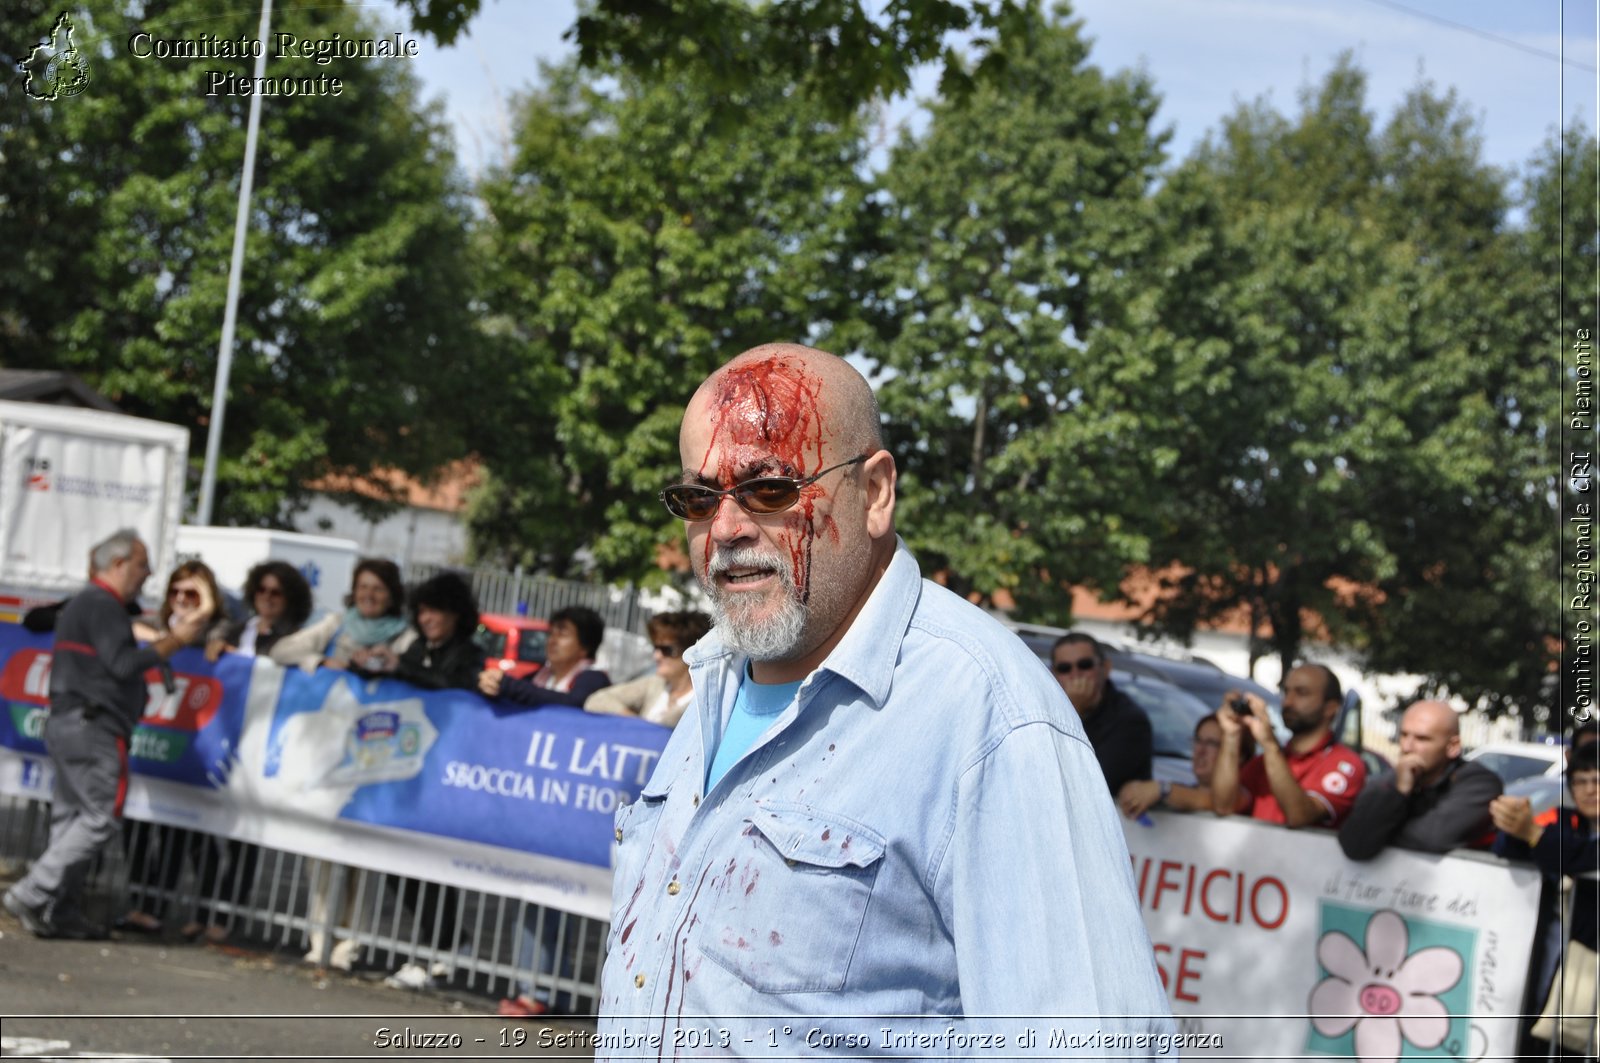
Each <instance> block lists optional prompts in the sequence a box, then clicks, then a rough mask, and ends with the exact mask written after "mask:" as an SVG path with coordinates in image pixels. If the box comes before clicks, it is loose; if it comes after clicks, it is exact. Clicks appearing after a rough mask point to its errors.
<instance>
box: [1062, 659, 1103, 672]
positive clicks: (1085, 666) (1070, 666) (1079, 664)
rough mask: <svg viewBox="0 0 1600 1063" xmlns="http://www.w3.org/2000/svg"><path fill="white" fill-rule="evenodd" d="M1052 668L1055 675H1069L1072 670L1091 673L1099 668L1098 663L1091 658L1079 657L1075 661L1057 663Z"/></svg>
mask: <svg viewBox="0 0 1600 1063" xmlns="http://www.w3.org/2000/svg"><path fill="white" fill-rule="evenodd" d="M1054 667H1055V670H1056V674H1057V675H1071V674H1072V673H1073V671H1074V670H1077V671H1079V672H1092V671H1094V670H1095V669H1096V668H1098V667H1100V662H1099V661H1097V660H1095V659H1094V658H1093V657H1079V658H1078V659H1077V660H1076V661H1057V662H1056V663H1055V665H1054Z"/></svg>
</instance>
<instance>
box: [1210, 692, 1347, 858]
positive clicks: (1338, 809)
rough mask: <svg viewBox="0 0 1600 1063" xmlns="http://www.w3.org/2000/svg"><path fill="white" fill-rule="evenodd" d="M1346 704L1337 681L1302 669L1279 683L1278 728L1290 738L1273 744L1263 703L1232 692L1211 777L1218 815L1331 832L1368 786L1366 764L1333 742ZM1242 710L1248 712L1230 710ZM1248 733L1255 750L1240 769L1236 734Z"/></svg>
mask: <svg viewBox="0 0 1600 1063" xmlns="http://www.w3.org/2000/svg"><path fill="white" fill-rule="evenodd" d="M1343 701H1344V692H1343V690H1341V689H1340V686H1339V678H1338V676H1336V675H1334V674H1333V672H1332V671H1331V670H1330V669H1329V668H1328V667H1327V666H1326V665H1321V664H1302V665H1300V666H1299V667H1297V668H1295V669H1294V670H1293V671H1291V672H1290V673H1289V677H1288V679H1286V680H1285V681H1284V684H1283V723H1284V726H1285V727H1287V728H1289V731H1290V738H1289V742H1288V744H1287V745H1285V746H1281V747H1280V746H1279V745H1278V743H1277V739H1276V737H1275V736H1274V735H1273V733H1272V721H1271V719H1270V718H1269V717H1268V716H1267V704H1266V702H1264V701H1262V700H1261V699H1260V698H1259V697H1257V696H1255V695H1254V694H1251V695H1249V696H1248V697H1244V696H1241V695H1240V694H1239V693H1238V692H1237V691H1230V692H1229V694H1228V697H1227V698H1226V699H1225V700H1224V702H1223V706H1222V710H1221V711H1220V712H1218V713H1217V722H1218V724H1220V725H1221V727H1222V748H1221V749H1220V750H1219V751H1218V753H1217V766H1216V768H1215V769H1214V771H1213V772H1212V775H1211V802H1212V807H1213V808H1214V809H1216V812H1217V815H1219V816H1226V815H1230V814H1232V813H1234V812H1249V813H1250V815H1251V816H1253V817H1254V818H1256V819H1262V820H1266V821H1267V822H1268V823H1282V824H1284V825H1285V826H1289V827H1308V826H1309V827H1337V826H1338V825H1339V822H1340V821H1341V820H1343V819H1344V817H1345V816H1347V815H1349V813H1350V809H1351V807H1352V806H1353V805H1354V804H1355V802H1356V794H1358V793H1360V792H1361V786H1362V784H1363V783H1365V782H1366V781H1367V769H1366V765H1364V764H1362V763H1361V758H1360V757H1358V756H1357V755H1356V753H1355V750H1353V749H1351V748H1350V747H1349V746H1344V745H1340V744H1339V743H1338V742H1335V741H1334V739H1333V720H1334V717H1335V716H1337V715H1338V713H1339V706H1340V705H1341V704H1342V703H1343ZM1241 702H1242V704H1243V705H1244V706H1245V707H1247V708H1248V711H1247V712H1243V713H1241V712H1238V711H1236V710H1235V709H1233V708H1232V707H1231V706H1234V705H1238V704H1241ZM1246 727H1248V728H1249V729H1250V733H1251V734H1252V735H1254V736H1255V740H1256V743H1257V745H1259V746H1260V748H1261V752H1260V753H1258V754H1257V755H1256V756H1255V757H1253V758H1252V759H1251V760H1250V761H1249V763H1247V764H1245V765H1243V766H1242V767H1241V766H1240V764H1239V735H1240V734H1241V733H1243V731H1244V729H1245V728H1246Z"/></svg>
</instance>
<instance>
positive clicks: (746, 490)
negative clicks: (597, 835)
mask: <svg viewBox="0 0 1600 1063" xmlns="http://www.w3.org/2000/svg"><path fill="white" fill-rule="evenodd" d="M679 449H680V451H681V456H682V460H683V474H682V478H681V480H680V481H679V482H677V483H674V484H673V485H671V486H669V487H668V488H667V489H666V490H665V491H663V492H662V494H661V499H662V501H663V502H664V503H665V504H666V507H667V509H668V510H669V511H671V512H672V513H673V514H674V515H675V516H677V517H679V518H680V519H682V520H683V521H685V522H686V527H687V532H688V545H689V554H690V557H691V559H692V562H693V565H694V568H695V573H696V575H697V576H698V577H699V579H700V582H701V585H702V586H703V587H704V588H705V590H706V592H707V594H708V595H709V597H710V599H711V603H712V606H713V609H714V611H715V618H716V623H715V625H714V627H713V628H712V630H711V633H710V634H709V635H707V636H706V637H705V638H703V639H701V640H700V641H699V642H698V643H696V644H695V646H694V647H693V648H692V649H691V650H689V651H688V653H687V654H686V655H685V660H686V661H687V662H688V664H689V666H690V671H691V675H692V676H693V687H694V700H693V702H692V704H691V707H690V708H689V709H688V710H687V711H686V712H685V714H684V716H683V719H682V720H681V721H680V722H679V724H678V727H677V729H676V730H675V731H674V732H673V735H672V737H671V739H670V740H669V742H668V744H667V747H666V749H665V750H664V751H663V753H662V755H661V759H660V760H659V762H658V763H657V767H656V770H655V773H654V775H653V776H652V777H651V779H650V780H649V782H647V783H646V784H645V786H644V788H643V790H642V791H641V793H640V796H639V798H638V799H637V800H636V801H634V802H633V803H632V804H630V805H627V806H625V807H624V808H623V809H621V810H619V812H618V814H617V823H616V838H617V842H618V845H617V849H616V867H615V874H614V879H613V881H614V886H613V891H614V892H613V912H612V924H611V925H612V938H611V941H610V943H609V945H608V955H607V959H606V965H605V969H604V972H603V974H602V978H601V999H600V1011H601V1021H600V1025H599V1030H598V1035H599V1036H598V1047H599V1049H600V1051H599V1052H598V1056H599V1057H600V1058H605V1057H606V1056H607V1055H609V1054H611V1053H612V1052H615V1054H617V1055H634V1054H637V1053H638V1051H639V1050H640V1049H641V1048H649V1049H655V1050H657V1051H658V1052H666V1053H668V1054H672V1055H680V1054H687V1055H696V1056H698V1055H705V1054H707V1053H708V1052H709V1053H711V1054H732V1055H740V1056H748V1055H762V1054H775V1055H784V1056H794V1055H800V1054H809V1053H811V1052H816V1051H819V1050H831V1051H834V1052H838V1051H841V1050H845V1051H846V1052H847V1054H852V1055H859V1054H865V1053H871V1054H888V1055H912V1056H919V1057H926V1056H928V1055H930V1054H932V1055H937V1054H941V1053H942V1052H946V1051H953V1050H957V1049H959V1054H963V1055H971V1054H974V1053H973V1051H972V1049H974V1048H987V1049H994V1048H999V1049H1001V1051H1000V1052H998V1054H1000V1055H1006V1054H1009V1049H1008V1048H1006V1038H1008V1037H1014V1036H1015V1029H1016V1026H1015V1023H1014V1022H1008V1021H1006V1020H1003V1019H1000V1018H998V1017H999V1016H1029V1015H1032V1016H1046V1015H1048V1016H1051V1019H1050V1022H1051V1024H1052V1025H1053V1026H1059V1027H1061V1028H1063V1029H1066V1030H1070V1031H1071V1032H1072V1033H1073V1034H1075V1035H1076V1034H1082V1035H1083V1039H1082V1043H1083V1044H1085V1045H1095V1044H1101V1043H1102V1042H1100V1041H1096V1040H1094V1038H1095V1037H1097V1036H1099V1035H1100V1034H1102V1033H1112V1032H1115V1033H1116V1034H1118V1035H1121V1034H1129V1035H1132V1037H1134V1038H1136V1039H1138V1044H1139V1045H1140V1046H1146V1047H1148V1048H1149V1049H1150V1051H1151V1053H1152V1058H1153V1057H1154V1054H1155V1053H1157V1052H1158V1051H1159V1050H1160V1049H1159V1048H1158V1046H1159V1045H1160V1044H1162V1043H1166V1044H1168V1046H1169V1047H1170V1042H1171V1036H1172V1032H1173V1025H1172V1019H1171V1012H1170V1009H1169V1007H1168V1004H1167V1001H1166V995H1165V993H1164V991H1163V989H1162V984H1161V981H1160V978H1159V976H1158V973H1157V970H1156V965H1155V958H1154V954H1153V952H1152V949H1151V945H1150V941H1149V938H1148V937H1147V935H1146V933H1145V929H1144V924H1143V922H1142V920H1141V918H1140V915H1139V907H1138V903H1137V900H1136V897H1135V892H1134V884H1133V876H1132V870H1131V862H1130V861H1129V859H1128V850H1127V847H1126V844H1125V843H1124V841H1123V836H1122V830H1121V827H1120V826H1119V824H1118V820H1117V816H1116V812H1115V809H1114V808H1113V807H1112V803H1111V798H1110V795H1109V794H1108V793H1107V791H1106V786H1105V782H1104V779H1103V778H1102V776H1101V774H1100V769H1099V766H1098V764H1097V763H1096V761H1095V756H1094V751H1093V750H1092V749H1091V748H1090V746H1089V743H1088V742H1087V741H1086V739H1085V738H1084V732H1083V726H1082V724H1081V723H1080V722H1079V719H1078V715H1077V713H1076V712H1074V711H1073V708H1072V705H1071V704H1070V703H1069V702H1068V701H1067V698H1066V695H1064V694H1063V693H1062V691H1061V688H1060V687H1059V686H1057V685H1056V684H1055V683H1054V682H1053V681H1052V680H1051V679H1050V676H1049V674H1048V673H1047V672H1046V671H1045V670H1044V669H1042V668H1041V667H1040V666H1039V662H1038V660H1037V659H1036V658H1035V657H1034V656H1033V655H1032V654H1031V653H1030V652H1029V651H1028V649H1027V647H1026V646H1025V645H1024V644H1023V643H1022V642H1021V641H1020V640H1019V639H1017V638H1016V636H1015V635H1013V634H1011V632H1009V631H1007V630H1006V629H1005V628H1003V627H1001V626H1000V625H999V624H998V623H996V622H995V621H994V620H993V619H992V618H991V617H989V616H988V615H987V614H985V613H984V612H983V611H982V610H979V609H977V608H976V607H974V606H972V605H970V604H968V603H967V602H965V601H963V600H962V599H961V598H959V597H958V596H956V595H954V594H951V593H950V592H949V591H947V590H945V589H943V588H941V587H938V586H936V585H934V584H933V583H930V582H928V581H926V580H923V579H922V578H921V575H920V573H919V571H918V567H917V562H916V559H915V558H914V557H913V556H912V555H911V552H910V550H909V549H907V547H906V545H905V543H903V542H901V541H900V540H899V539H898V538H897V536H896V535H895V529H894V509H895V462H894V458H893V456H892V455H891V454H890V453H889V452H888V451H887V450H885V449H884V448H883V443H882V441H881V438H880V436H879V429H878V414H877V407H876V404H875V403H874V402H873V398H872V391H871V388H870V387H869V386H868V384H867V382H866V380H865V379H864V378H863V377H862V376H861V375H860V374H859V373H857V372H856V371H855V370H854V369H852V368H851V367H850V366H849V365H848V364H847V363H845V362H844V361H843V360H841V359H839V358H836V357H834V356H833V355H830V354H825V353H823V352H821V351H816V350H812V349H810V348H806V347H800V346H795V345H790V344H774V345H770V346H766V347H758V348H756V349H754V350H751V351H747V352H745V353H744V354H742V355H740V356H739V357H737V358H735V359H734V360H733V361H731V362H729V363H728V364H727V365H725V366H723V367H722V368H721V369H720V370H718V371H717V372H716V373H714V374H713V375H712V376H711V377H710V378H709V379H708V380H706V381H705V383H704V384H702V385H701V386H700V388H699V390H698V391H696V392H695V394H694V397H693V399H691V401H690V403H689V406H688V408H687V409H686V411H685V413H684V418H683V426H682V429H681V432H680V435H679ZM822 1015H833V1016H837V1017H838V1018H837V1020H835V1021H830V1022H829V1023H828V1024H827V1030H826V1031H822V1030H820V1028H819V1027H818V1024H817V1023H816V1022H815V1021H814V1020H815V1019H816V1018H817V1017H819V1016H822ZM739 1017H743V1018H739ZM786 1019H795V1020H802V1019H803V1020H806V1021H804V1022H800V1021H795V1022H792V1023H789V1024H788V1025H785V1022H784V1020H786ZM702 1020H703V1021H702ZM884 1028H888V1029H887V1030H885V1029H884ZM685 1031H690V1032H692V1033H693V1034H694V1035H695V1037H696V1038H702V1037H703V1038H709V1040H694V1041H686V1040H683V1039H682V1035H683V1033H684V1032H685ZM813 1035H815V1037H814V1036H813ZM824 1035H825V1036H824ZM957 1038H959V1041H958V1040H956V1039H957ZM941 1039H942V1040H941ZM1163 1039H1165V1040H1164V1041H1163ZM1103 1043H1104V1045H1106V1046H1109V1045H1111V1044H1113V1043H1118V1042H1116V1041H1113V1040H1106V1041H1104V1042H1103ZM930 1049H932V1050H933V1051H931V1052H930ZM1093 1054H1094V1053H1092V1052H1091V1053H1089V1055H1093ZM1118 1058H1135V1057H1134V1056H1129V1055H1126V1054H1119V1056H1118ZM1140 1058H1142V1057H1140Z"/></svg>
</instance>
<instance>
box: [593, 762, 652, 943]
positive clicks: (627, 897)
mask: <svg viewBox="0 0 1600 1063" xmlns="http://www.w3.org/2000/svg"><path fill="white" fill-rule="evenodd" d="M666 807H667V793H666V790H664V789H663V790H657V791H649V790H646V791H645V792H644V793H641V794H640V795H639V796H638V797H637V798H636V799H635V800H633V801H632V802H630V803H629V804H626V805H623V806H622V807H621V808H619V809H617V814H616V817H615V819H614V820H613V823H614V828H613V830H614V834H613V841H612V844H611V869H612V870H611V911H612V923H611V930H610V933H609V934H608V935H607V937H606V947H607V949H608V950H609V949H611V948H612V947H614V946H615V945H616V944H617V938H618V935H619V934H620V933H621V932H622V930H623V928H624V927H625V926H626V925H627V924H628V923H629V922H630V921H631V920H632V919H633V918H634V915H635V912H634V906H635V905H636V904H637V903H638V901H639V898H640V896H641V895H642V894H643V892H644V876H645V875H646V873H647V872H648V871H649V868H648V867H646V864H645V857H646V855H647V854H648V853H649V851H650V848H651V845H652V844H653V843H654V841H655V836H656V828H658V827H659V826H660V825H661V817H662V814H663V813H664V812H665V811H666Z"/></svg>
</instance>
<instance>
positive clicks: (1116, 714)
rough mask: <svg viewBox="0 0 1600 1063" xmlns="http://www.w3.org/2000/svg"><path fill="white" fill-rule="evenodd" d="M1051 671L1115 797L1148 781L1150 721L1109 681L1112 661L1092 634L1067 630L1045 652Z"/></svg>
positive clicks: (1151, 749) (1152, 743) (1151, 738)
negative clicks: (1130, 784) (1136, 782)
mask: <svg viewBox="0 0 1600 1063" xmlns="http://www.w3.org/2000/svg"><path fill="white" fill-rule="evenodd" d="M1050 668H1051V670H1052V671H1054V672H1055V674H1056V682H1058V683H1060V684H1061V689H1062V690H1063V691H1065V692H1066V695H1067V699H1068V700H1069V701H1071V702H1072V707H1073V708H1075V709H1077V710H1078V716H1079V718H1080V719H1081V720H1082V721H1083V733H1084V734H1085V735H1086V736H1087V737H1088V739H1089V745H1091V746H1093V747H1094V756H1095V759H1096V760H1098V761H1099V762H1100V771H1101V772H1102V773H1103V774H1104V775H1105V777H1106V785H1107V786H1109V787H1110V788H1111V793H1112V794H1113V795H1115V794H1116V793H1117V792H1118V791H1120V790H1121V789H1122V784H1123V783H1125V782H1128V781H1130V780H1132V779H1148V778H1150V777H1151V761H1152V760H1153V758H1154V756H1155V735H1154V733H1153V732H1152V731H1151V729H1150V717H1148V716H1146V715H1145V714H1144V710H1143V709H1141V708H1139V706H1137V705H1135V704H1134V703H1133V699H1132V698H1130V697H1128V695H1126V694H1124V693H1123V692H1122V691H1120V690H1118V689H1117V687H1116V684H1115V683H1113V682H1111V662H1110V661H1108V660H1106V653H1105V649H1104V647H1102V646H1101V645H1100V643H1099V641H1098V640H1097V639H1096V638H1095V637H1094V636H1093V635H1086V634H1084V633H1083V632H1081V631H1069V632H1067V633H1066V634H1065V635H1062V636H1061V637H1060V638H1058V639H1056V644H1055V645H1054V646H1052V647H1050Z"/></svg>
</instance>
